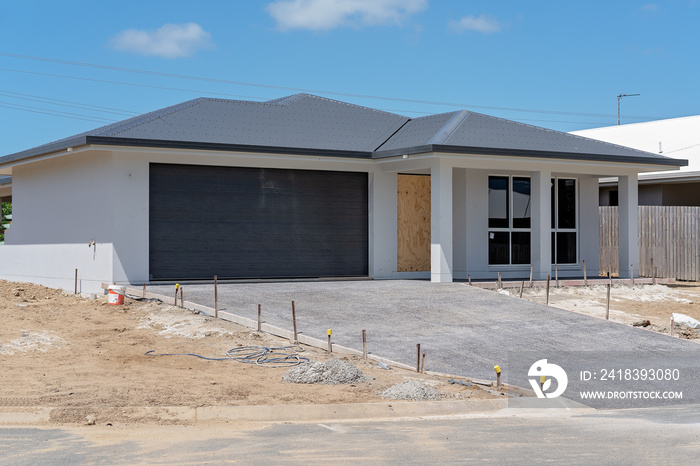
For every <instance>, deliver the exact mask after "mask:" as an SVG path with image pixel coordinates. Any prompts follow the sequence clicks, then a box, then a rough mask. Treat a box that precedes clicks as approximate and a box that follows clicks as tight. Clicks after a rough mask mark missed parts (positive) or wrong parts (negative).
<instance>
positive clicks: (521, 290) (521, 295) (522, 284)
mask: <svg viewBox="0 0 700 466" xmlns="http://www.w3.org/2000/svg"><path fill="white" fill-rule="evenodd" d="M523 288H525V280H523V282H522V283H521V284H520V299H523Z"/></svg>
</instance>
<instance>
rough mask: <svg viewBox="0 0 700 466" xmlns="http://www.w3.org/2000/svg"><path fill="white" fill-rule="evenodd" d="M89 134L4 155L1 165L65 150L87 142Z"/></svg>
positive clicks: (0, 158) (0, 159)
mask: <svg viewBox="0 0 700 466" xmlns="http://www.w3.org/2000/svg"><path fill="white" fill-rule="evenodd" d="M86 139H87V136H85V135H82V136H75V137H73V138H70V139H62V140H61V141H57V142H56V143H50V144H44V145H42V146H39V147H34V148H32V149H27V150H23V151H21V152H15V153H14V154H9V155H6V156H4V157H0V167H1V166H3V165H9V164H16V163H17V162H24V161H28V160H31V159H34V158H37V157H42V156H45V155H48V154H51V153H54V152H60V151H65V150H66V149H68V148H71V147H79V146H84V145H86V144H87V142H86Z"/></svg>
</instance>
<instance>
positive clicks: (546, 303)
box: [545, 275, 549, 306]
mask: <svg viewBox="0 0 700 466" xmlns="http://www.w3.org/2000/svg"><path fill="white" fill-rule="evenodd" d="M545 305H547V306H549V275H547V301H546V302H545Z"/></svg>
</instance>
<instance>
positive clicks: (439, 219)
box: [430, 158, 452, 282]
mask: <svg viewBox="0 0 700 466" xmlns="http://www.w3.org/2000/svg"><path fill="white" fill-rule="evenodd" d="M430 243H431V245H430V281H433V282H451V281H452V166H451V165H448V164H447V163H446V162H445V161H444V160H441V159H439V158H438V159H436V160H435V163H434V165H433V166H432V168H431V170H430Z"/></svg>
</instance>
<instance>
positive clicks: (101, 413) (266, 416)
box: [0, 399, 508, 426]
mask: <svg viewBox="0 0 700 466" xmlns="http://www.w3.org/2000/svg"><path fill="white" fill-rule="evenodd" d="M507 406H508V400H506V399H493V400H459V401H391V402H388V401H387V402H380V403H351V404H330V405H327V404H324V405H278V406H276V405H264V406H203V407H197V408H189V407H181V406H159V407H151V406H144V407H87V406H86V407H65V408H64V407H31V408H30V407H13V408H0V426H3V425H45V424H50V423H52V419H54V418H65V419H75V423H79V424H85V423H87V419H88V418H92V420H93V421H94V422H95V423H97V424H104V423H106V422H114V421H119V422H128V420H129V419H138V421H137V422H139V423H146V424H148V423H150V422H154V421H156V422H159V423H163V422H165V423H169V422H172V423H184V424H198V423H207V422H231V421H249V422H321V421H341V420H372V419H401V418H421V417H436V416H459V415H478V414H493V413H497V412H499V411H501V410H503V409H506V408H507ZM52 414H60V415H61V416H60V417H59V416H53V415H52ZM57 422H60V421H57Z"/></svg>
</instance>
